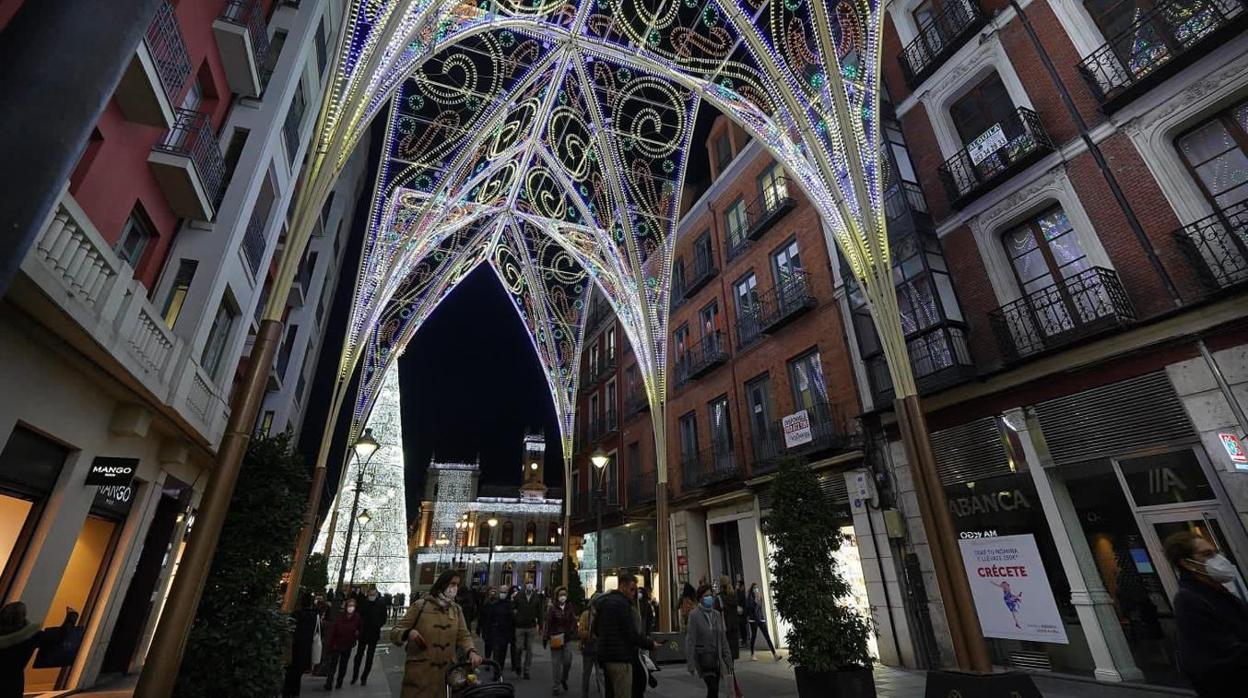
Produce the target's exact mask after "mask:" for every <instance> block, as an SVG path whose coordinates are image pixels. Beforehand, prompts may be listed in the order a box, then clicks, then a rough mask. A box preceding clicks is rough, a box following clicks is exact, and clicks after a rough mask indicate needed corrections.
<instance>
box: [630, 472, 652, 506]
mask: <svg viewBox="0 0 1248 698" xmlns="http://www.w3.org/2000/svg"><path fill="white" fill-rule="evenodd" d="M656 483H657V478H656V477H655V471H653V470H651V471H648V472H644V473H638V472H634V473H630V474H629V476H628V506H630V507H636V506H641V505H643V504H649V503H650V502H653V501H654V499H655V487H656Z"/></svg>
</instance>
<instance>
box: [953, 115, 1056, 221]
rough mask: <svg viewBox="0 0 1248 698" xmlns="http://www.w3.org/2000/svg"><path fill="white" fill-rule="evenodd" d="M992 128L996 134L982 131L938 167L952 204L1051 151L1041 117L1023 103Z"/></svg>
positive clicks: (957, 205)
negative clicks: (991, 135) (1011, 114)
mask: <svg viewBox="0 0 1248 698" xmlns="http://www.w3.org/2000/svg"><path fill="white" fill-rule="evenodd" d="M997 129H999V131H996V130H997ZM993 132H995V137H989V138H985V137H986V136H989V135H990V132H985V133H984V135H982V136H980V137H979V138H976V139H975V140H976V143H978V145H976V143H972V145H971V146H968V147H966V148H963V149H962V150H959V151H958V152H957V153H956V154H955V155H954V156H953V157H951V158H949V159H948V160H946V161H945V162H944V163H943V164H942V165H941V166H940V167H939V168H938V170H937V171H938V173H939V174H940V180H941V183H942V184H944V185H945V191H946V192H947V193H948V194H949V203H950V204H951V205H952V206H953V207H954V208H961V207H962V206H965V205H966V204H967V203H969V202H970V201H971V200H972V199H974V198H975V197H977V196H979V195H981V194H983V193H984V192H986V191H988V190H990V189H992V188H993V187H995V186H997V185H998V184H1000V183H1001V182H1003V181H1004V180H1005V179H1006V178H1007V177H1010V176H1011V175H1013V174H1015V173H1017V172H1019V171H1020V170H1022V169H1023V168H1024V167H1026V166H1028V165H1030V164H1031V163H1033V162H1035V161H1036V160H1037V159H1039V158H1040V157H1042V156H1044V155H1046V154H1048V153H1051V152H1053V142H1052V141H1051V140H1049V134H1048V133H1046V132H1045V130H1044V126H1043V125H1041V123H1040V117H1038V116H1036V113H1035V112H1034V111H1032V110H1030V109H1027V108H1025V107H1019V108H1018V111H1017V118H1014V119H1008V120H1006V121H1004V122H1001V123H999V124H996V125H994V126H993ZM994 144H995V145H994ZM972 146H973V147H972Z"/></svg>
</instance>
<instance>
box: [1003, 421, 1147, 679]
mask: <svg viewBox="0 0 1248 698" xmlns="http://www.w3.org/2000/svg"><path fill="white" fill-rule="evenodd" d="M1002 416H1003V417H1004V419H1005V423H1006V426H1007V428H1010V429H1013V430H1014V431H1015V432H1017V433H1018V437H1019V438H1018V441H1019V443H1020V444H1021V446H1022V449H1023V453H1022V455H1023V458H1024V459H1025V460H1026V462H1027V464H1028V467H1027V470H1028V471H1030V473H1031V479H1032V481H1033V482H1034V483H1035V486H1036V497H1037V498H1038V499H1039V500H1040V506H1041V509H1042V510H1043V511H1044V518H1045V521H1046V522H1047V523H1048V526H1049V532H1050V533H1051V534H1052V537H1053V545H1054V547H1055V548H1057V556H1058V558H1060V559H1061V561H1062V571H1063V572H1065V574H1066V581H1067V583H1068V584H1069V585H1070V602H1071V604H1072V605H1073V606H1074V607H1075V612H1076V613H1077V614H1078V615H1079V625H1080V627H1081V628H1083V633H1084V636H1085V637H1086V638H1087V642H1088V650H1089V651H1090V652H1091V654H1092V662H1093V664H1094V665H1095V667H1096V668H1095V669H1094V671H1093V675H1094V676H1096V678H1097V679H1099V680H1101V681H1113V682H1118V681H1138V680H1140V679H1143V678H1144V674H1143V672H1141V671H1140V669H1139V668H1138V667H1137V666H1136V665H1135V659H1134V657H1132V656H1131V648H1130V646H1128V645H1127V638H1126V636H1125V635H1124V634H1123V632H1122V625H1121V623H1119V622H1118V614H1117V613H1116V612H1115V611H1114V606H1113V599H1112V598H1110V595H1109V592H1108V591H1106V590H1105V585H1104V584H1103V583H1102V581H1101V575H1100V572H1099V571H1098V570H1097V569H1096V564H1095V562H1094V560H1095V558H1094V557H1093V556H1092V550H1091V549H1090V548H1089V547H1088V541H1087V539H1086V538H1085V537H1084V535H1083V527H1082V526H1081V525H1080V523H1079V517H1078V515H1077V514H1076V513H1075V507H1074V504H1073V503H1072V502H1071V500H1070V492H1069V491H1068V490H1067V489H1066V483H1065V482H1063V481H1062V480H1061V478H1057V477H1051V476H1050V473H1049V472H1048V470H1047V468H1050V467H1052V463H1049V462H1048V460H1047V458H1046V457H1042V456H1041V453H1044V454H1046V455H1047V453H1048V449H1047V447H1045V446H1044V445H1043V444H1044V435H1043V434H1042V433H1041V431H1040V427H1039V424H1038V423H1034V424H1033V423H1031V422H1029V421H1028V419H1027V414H1026V413H1025V412H1024V411H1023V410H1022V409H1021V408H1016V409H1012V410H1007V411H1006V412H1005V413H1004V414H1003V415H1002Z"/></svg>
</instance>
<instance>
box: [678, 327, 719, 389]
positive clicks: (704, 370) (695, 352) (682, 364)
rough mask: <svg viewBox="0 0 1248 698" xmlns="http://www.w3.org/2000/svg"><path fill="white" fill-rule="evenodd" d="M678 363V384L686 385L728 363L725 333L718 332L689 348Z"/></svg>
mask: <svg viewBox="0 0 1248 698" xmlns="http://www.w3.org/2000/svg"><path fill="white" fill-rule="evenodd" d="M682 359H683V360H678V361H677V364H676V365H677V377H676V380H677V383H679V384H684V383H687V382H689V381H691V380H693V379H695V378H701V377H702V376H704V375H706V374H708V373H710V372H711V371H712V370H714V369H715V368H717V367H719V366H722V365H723V364H725V363H726V362H727V361H728V342H726V341H724V333H723V332H720V331H719V330H716V331H715V333H714V334H709V335H707V336H705V337H703V338H702V339H700V340H698V341H697V342H696V343H694V345H693V346H691V347H689V350H688V351H686V352H685V354H684V356H683V357H682Z"/></svg>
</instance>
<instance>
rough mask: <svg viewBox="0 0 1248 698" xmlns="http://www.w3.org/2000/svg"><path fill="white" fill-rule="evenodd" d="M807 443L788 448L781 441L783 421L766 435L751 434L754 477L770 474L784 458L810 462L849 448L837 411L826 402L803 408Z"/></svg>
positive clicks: (821, 401)
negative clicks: (807, 430)
mask: <svg viewBox="0 0 1248 698" xmlns="http://www.w3.org/2000/svg"><path fill="white" fill-rule="evenodd" d="M806 418H807V420H808V421H809V423H810V440H809V441H806V442H805V443H796V444H794V445H793V446H789V445H788V444H787V443H786V442H785V439H784V420H783V419H777V420H776V421H774V422H772V423H771V425H770V426H769V427H768V428H767V432H766V433H765V434H751V437H752V443H753V447H754V467H753V470H752V473H753V474H758V473H760V472H765V471H767V470H770V469H772V468H774V467H776V465H777V464H778V463H779V462H780V460H781V459H783V458H786V457H797V458H806V459H812V458H817V457H820V456H823V455H826V454H827V453H829V452H832V451H836V450H841V449H844V448H847V447H849V446H850V445H851V443H852V440H851V439H850V437H849V434H848V432H847V430H846V428H845V420H844V419H843V417H842V416H841V414H840V411H839V410H838V409H837V408H836V407H835V406H834V405H832V404H831V403H829V402H827V401H826V400H820V401H818V402H816V403H815V404H814V405H812V406H810V407H808V408H806Z"/></svg>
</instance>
